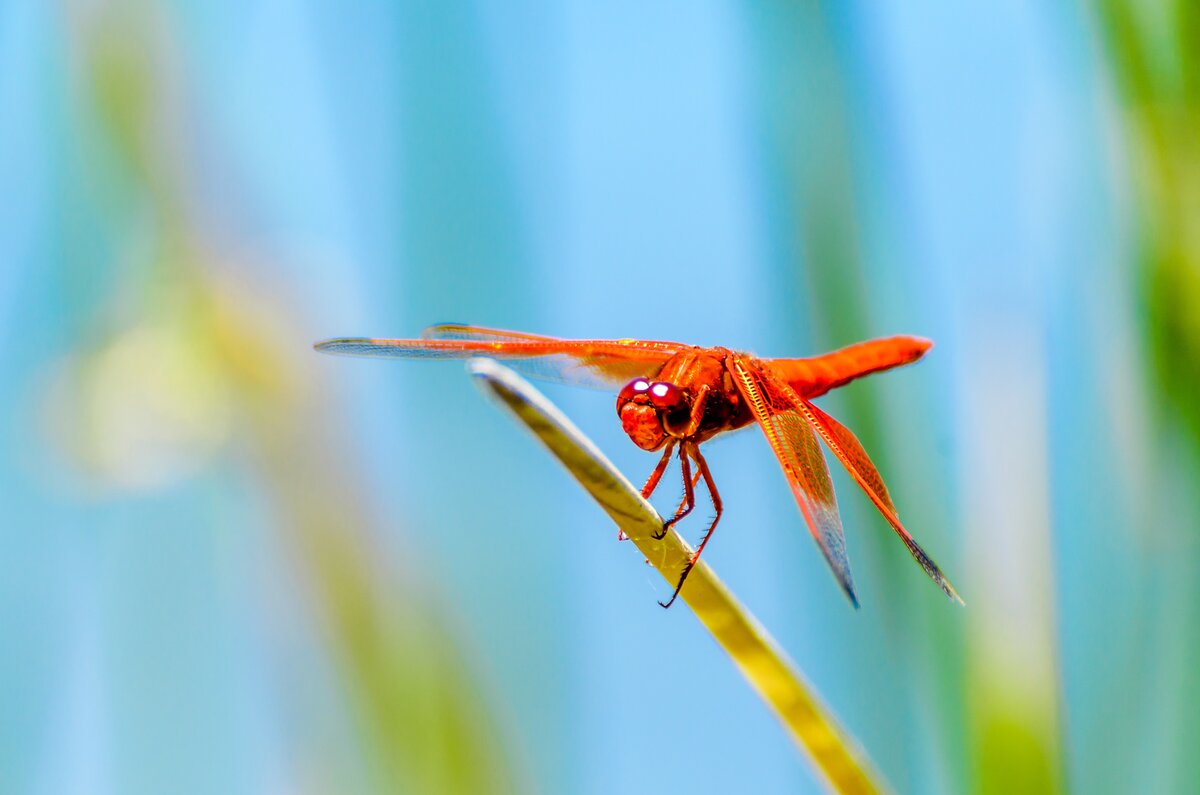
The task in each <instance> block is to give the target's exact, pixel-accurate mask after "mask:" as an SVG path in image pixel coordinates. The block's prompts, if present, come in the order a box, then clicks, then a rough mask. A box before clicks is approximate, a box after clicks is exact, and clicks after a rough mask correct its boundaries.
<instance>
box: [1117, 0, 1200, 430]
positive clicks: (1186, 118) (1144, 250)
mask: <svg viewBox="0 0 1200 795" xmlns="http://www.w3.org/2000/svg"><path fill="white" fill-rule="evenodd" d="M1097 9H1098V12H1099V19H1100V22H1101V27H1102V29H1103V32H1104V35H1105V38H1106V41H1107V43H1108V52H1109V54H1110V58H1111V64H1112V70H1113V75H1114V77H1115V79H1116V83H1117V85H1118V87H1119V90H1120V94H1121V99H1122V100H1123V103H1124V108H1125V113H1126V121H1127V128H1128V137H1129V143H1130V144H1131V146H1130V147H1129V152H1130V153H1131V154H1132V161H1133V162H1132V165H1133V177H1134V179H1135V181H1136V184H1137V187H1138V189H1139V191H1140V195H1141V201H1140V207H1139V208H1138V209H1139V213H1138V220H1139V222H1140V233H1139V235H1138V239H1137V244H1138V249H1139V250H1138V271H1137V272H1138V284H1137V287H1138V290H1139V298H1140V301H1141V305H1142V309H1143V313H1142V317H1143V319H1144V321H1145V322H1144V324H1143V328H1144V330H1145V334H1146V337H1145V343H1146V350H1147V352H1148V354H1149V361H1150V362H1151V363H1152V367H1153V377H1154V378H1155V380H1156V381H1157V383H1158V385H1159V386H1160V387H1161V390H1162V392H1163V394H1164V395H1165V397H1166V398H1167V399H1168V401H1169V405H1170V410H1171V412H1172V414H1173V415H1174V417H1175V418H1177V419H1178V420H1180V421H1181V422H1182V424H1183V425H1184V427H1186V428H1187V430H1188V432H1189V434H1190V436H1191V440H1192V445H1193V446H1195V447H1200V400H1197V399H1196V396H1197V395H1200V7H1197V5H1196V4H1195V3H1193V2H1188V0H1171V1H1169V2H1168V1H1166V0H1158V1H1153V0H1152V1H1151V2H1127V1H1126V0H1101V2H1099V3H1097Z"/></svg>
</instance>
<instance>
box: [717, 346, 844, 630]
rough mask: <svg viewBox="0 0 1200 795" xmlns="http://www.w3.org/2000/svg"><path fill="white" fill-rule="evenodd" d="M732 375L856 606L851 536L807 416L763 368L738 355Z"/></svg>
mask: <svg viewBox="0 0 1200 795" xmlns="http://www.w3.org/2000/svg"><path fill="white" fill-rule="evenodd" d="M731 372H732V373H733V374H734V376H735V378H734V382H735V383H736V384H737V388H738V391H739V392H741V394H742V397H743V398H745V400H746V402H747V404H748V405H749V406H750V408H751V410H752V411H753V413H754V418H755V419H756V420H758V424H759V427H761V428H762V431H763V434H764V435H765V436H766V437H767V441H768V442H769V443H770V445H771V449H772V450H773V451H774V452H775V457H776V458H778V459H779V465H780V466H781V467H782V468H783V474H784V475H785V476H786V477H787V480H788V485H789V486H791V489H792V495H793V496H794V497H795V498H796V504H797V505H799V506H800V513H802V514H803V515H804V520H805V521H806V522H807V523H808V528H809V531H810V532H811V533H812V536H813V538H814V539H816V542H817V546H819V547H820V548H821V552H822V553H823V554H824V555H825V560H826V562H827V563H828V564H829V568H830V569H832V570H833V574H834V576H835V577H836V578H837V580H838V583H839V584H840V585H841V586H842V590H844V591H845V592H846V596H848V597H849V598H850V601H851V602H852V603H853V604H854V606H855V607H858V597H857V596H856V595H855V593H854V578H853V577H852V576H851V574H850V560H849V558H848V557H847V555H846V537H845V533H844V532H843V531H842V520H841V517H840V516H839V515H838V508H837V498H836V497H835V496H834V493H833V482H832V481H831V480H830V478H829V467H828V466H826V464H825V456H824V454H823V453H822V451H821V443H820V442H819V441H818V440H817V435H816V433H814V432H813V429H812V426H811V425H809V422H808V420H807V419H806V418H805V416H804V415H803V414H802V413H801V412H800V411H799V410H797V409H796V408H795V407H794V406H793V405H792V403H791V399H790V398H789V397H788V396H787V394H786V393H785V392H784V391H783V389H786V386H784V388H783V389H781V388H780V386H779V385H778V384H776V383H775V381H774V380H773V379H772V378H771V377H770V376H769V375H767V374H766V373H764V372H763V371H762V370H761V369H760V368H758V367H755V366H754V365H753V364H751V363H750V362H749V361H747V360H746V359H743V358H741V357H738V356H735V357H733V360H732V365H731Z"/></svg>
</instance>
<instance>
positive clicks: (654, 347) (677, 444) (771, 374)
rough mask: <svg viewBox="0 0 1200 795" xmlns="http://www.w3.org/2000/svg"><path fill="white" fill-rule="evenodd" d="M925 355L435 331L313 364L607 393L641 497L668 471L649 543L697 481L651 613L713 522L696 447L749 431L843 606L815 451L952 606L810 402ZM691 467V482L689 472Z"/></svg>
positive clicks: (867, 346)
mask: <svg viewBox="0 0 1200 795" xmlns="http://www.w3.org/2000/svg"><path fill="white" fill-rule="evenodd" d="M932 346H933V343H932V342H930V341H929V340H927V339H923V338H921V337H913V336H894V337H886V338H882V339H874V340H868V341H866V342H860V343H857V344H854V345H850V346H849V347H846V348H842V349H840V350H837V351H833V352H832V353H827V354H824V355H821V356H814V357H808V358H792V359H763V358H758V357H756V356H753V355H751V354H748V353H742V352H739V351H734V350H730V349H728V348H722V347H701V346H697V345H686V344H684V343H679V342H656V341H648V340H640V339H616V340H599V339H597V340H573V339H560V338H557V337H547V336H541V335H537V334H526V333H523V332H517V331H504V330H500V329H490V328H482V327H479V326H470V325H458V324H442V325H436V326H430V327H429V328H427V329H425V331H424V332H423V333H422V334H421V337H420V338H419V339H376V338H368V337H348V338H339V339H330V340H325V341H324V342H318V343H317V344H316V345H315V346H314V347H315V348H316V349H317V350H318V351H321V352H323V353H331V354H341V355H347V356H367V357H377V358H401V359H466V358H471V357H477V356H480V357H486V358H491V359H497V360H500V361H503V362H504V363H505V364H507V365H509V366H511V367H512V368H513V369H514V370H517V371H518V372H520V373H522V374H523V375H525V376H527V377H530V378H535V379H539V380H544V381H551V382H557V383H563V384H572V385H575V386H582V387H588V388H595V389H606V390H610V391H613V392H616V393H617V403H616V408H617V416H618V417H619V418H620V420H621V426H622V428H623V429H624V431H625V433H626V434H628V436H629V438H630V439H631V440H632V441H633V443H634V444H635V445H637V446H638V447H639V448H641V449H643V450H647V451H651V452H655V451H661V456H660V458H659V461H658V464H657V466H655V468H654V470H653V471H652V472H651V473H650V476H649V478H648V479H647V480H646V483H645V485H644V486H643V487H642V496H643V497H644V498H646V499H649V498H650V497H651V495H653V494H654V492H655V491H656V490H657V489H658V486H659V484H660V483H661V482H662V478H663V474H664V473H665V472H666V470H667V468H668V466H669V464H670V462H671V459H672V457H673V456H674V457H677V458H678V460H679V469H680V473H681V475H682V479H683V499H682V500H681V501H680V503H679V507H678V508H677V509H676V511H675V512H674V515H673V516H672V517H671V518H670V519H668V520H666V521H665V522H664V524H663V527H662V530H661V532H660V533H659V534H658V535H657V536H656V537H657V538H662V537H664V536H665V535H666V534H667V532H668V531H669V530H670V529H671V528H672V527H673V526H674V525H675V524H677V523H678V522H680V521H681V520H682V519H684V518H685V517H686V516H687V515H688V514H690V513H691V512H692V510H693V509H694V508H695V506H696V491H697V487H698V486H699V484H700V481H701V480H703V482H704V486H705V488H706V489H707V491H708V494H709V498H710V499H711V501H712V505H713V508H714V512H715V515H714V517H713V519H712V521H711V522H710V523H709V525H708V527H707V528H706V529H705V531H704V534H703V536H702V537H701V540H700V543H699V544H698V545H697V546H696V549H695V550H694V552H693V553H692V555H691V558H690V559H689V562H688V563H687V564H685V566H684V568H683V570H682V572H681V573H680V576H679V580H678V582H677V584H676V586H675V590H674V592H673V593H672V594H671V597H670V599H668V600H667V601H666V602H661V601H660V602H659V604H660V605H662V606H663V607H670V606H671V605H672V604H673V603H674V602H675V599H676V598H677V597H678V596H679V592H680V590H681V589H682V588H683V584H684V582H685V581H686V580H687V577H688V574H689V573H690V572H691V571H692V568H693V567H694V566H695V565H696V563H697V561H699V559H700V555H701V554H702V553H703V552H704V548H705V546H707V545H708V542H709V540H710V539H711V538H712V535H713V531H714V530H715V529H716V527H717V523H718V522H720V520H721V516H722V514H723V512H724V507H723V505H722V503H721V496H720V494H719V492H718V491H717V486H716V483H715V482H714V480H713V476H712V472H711V470H710V469H709V466H708V462H707V460H706V459H705V458H704V455H703V453H701V451H700V446H701V445H702V444H704V443H705V442H707V441H708V440H710V439H712V438H713V437H714V436H717V435H719V434H722V433H727V432H730V431H736V430H739V429H741V428H746V427H749V426H751V425H754V424H756V425H757V426H758V427H759V429H760V430H761V431H762V433H763V435H764V436H765V437H766V439H767V442H768V444H769V445H770V447H771V450H772V452H773V453H774V454H775V457H776V458H777V459H778V461H779V465H780V467H781V468H782V469H783V474H784V476H785V478H786V479H787V482H788V485H789V486H790V487H791V491H792V496H793V497H794V498H795V500H796V504H797V505H798V506H799V508H800V513H801V515H802V516H803V517H804V520H805V522H806V523H807V525H808V528H809V531H810V532H811V534H812V537H813V538H814V539H815V540H816V543H817V546H818V547H819V548H820V550H821V553H822V554H823V555H824V557H825V560H826V562H827V563H828V564H829V568H830V569H831V570H832V572H833V575H834V577H835V578H836V579H837V582H838V583H839V584H840V585H841V588H842V590H843V591H844V592H845V594H846V596H847V597H848V598H849V600H850V603H851V604H852V605H853V606H854V607H856V608H857V607H858V597H857V595H856V593H855V589H854V580H853V578H852V576H851V574H850V561H849V558H848V557H847V554H846V541H845V534H844V532H843V529H842V521H841V517H840V514H839V512H838V507H837V498H836V496H835V494H834V490H833V482H832V481H831V479H830V474H829V467H828V466H827V464H826V461H825V455H824V453H823V451H822V448H821V445H822V444H824V446H825V447H826V448H828V450H829V451H830V452H831V453H833V456H834V458H836V459H837V460H838V461H839V462H840V463H841V465H842V466H843V467H845V468H846V471H847V472H848V473H849V474H850V477H851V478H852V479H853V480H854V482H855V483H857V484H858V485H859V486H860V487H861V488H862V490H863V491H864V492H865V493H866V496H867V498H868V499H869V500H870V501H871V502H872V503H873V504H874V505H875V507H876V508H877V509H878V510H879V512H880V513H881V514H882V515H883V518H884V519H885V520H887V523H888V524H889V525H891V527H892V529H893V530H894V531H895V532H896V535H897V536H898V537H899V538H900V540H901V541H902V542H903V543H904V546H905V547H906V548H907V549H908V551H909V553H910V554H911V555H912V557H913V559H914V560H916V562H917V563H918V564H919V565H920V566H921V568H922V569H923V570H924V571H925V573H926V574H927V575H929V577H930V579H932V580H933V581H934V582H935V583H936V584H937V585H938V586H939V587H940V588H941V589H942V591H944V592H945V594H946V595H947V596H949V597H950V598H951V599H953V600H955V601H957V602H958V603H959V604H962V599H961V597H959V595H958V592H957V591H955V589H954V586H952V585H951V584H950V581H949V580H948V579H947V578H946V576H945V575H944V574H942V571H941V569H939V568H938V566H937V564H936V563H934V561H933V559H932V558H931V557H930V556H929V555H928V554H927V553H926V552H925V550H924V549H922V548H921V546H920V545H919V544H918V543H917V542H916V540H915V539H913V537H912V534H911V533H909V532H908V530H906V529H905V527H904V525H903V524H901V522H900V517H899V515H898V513H897V511H896V506H895V504H894V503H893V502H892V498H891V496H890V495H889V494H888V490H887V487H886V486H885V485H884V483H883V478H882V477H881V476H880V474H879V470H878V469H876V467H875V465H874V464H873V463H872V462H871V459H870V458H869V457H868V456H867V453H866V451H865V450H864V449H863V446H862V444H861V443H860V442H859V441H858V439H857V438H856V437H855V435H854V434H853V433H851V432H850V430H849V429H848V428H846V426H844V425H842V424H841V423H840V422H838V421H837V420H835V419H834V418H833V417H831V416H829V415H828V414H826V413H825V412H824V411H822V410H821V409H820V408H818V407H817V406H816V405H815V404H814V403H813V402H812V401H813V400H814V399H815V398H818V397H820V396H821V395H824V394H825V393H827V392H829V391H830V390H832V389H836V388H838V387H841V386H844V385H846V384H848V383H850V382H851V381H854V380H855V379H858V378H862V377H863V376H867V375H871V374H872V373H878V372H881V371H884V370H890V369H892V368H895V367H900V366H902V365H906V364H909V363H911V362H915V361H916V360H917V359H920V358H921V357H922V356H924V355H925V353H926V352H927V351H928V350H929V349H930V348H931V347H932ZM693 464H694V465H695V471H694V472H693V470H692V465H693Z"/></svg>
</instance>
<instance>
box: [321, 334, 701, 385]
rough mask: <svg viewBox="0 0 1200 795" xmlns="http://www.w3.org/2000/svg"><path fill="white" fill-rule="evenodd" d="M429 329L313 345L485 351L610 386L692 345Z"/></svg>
mask: <svg viewBox="0 0 1200 795" xmlns="http://www.w3.org/2000/svg"><path fill="white" fill-rule="evenodd" d="M443 329H444V330H445V331H441V330H443ZM425 334H426V335H427V336H426V337H424V338H422V339H415V340H406V339H376V338H368V337H346V338H340V339H332V340H325V341H324V342H319V343H317V344H316V345H315V346H314V347H316V349H317V350H319V351H322V352H324V353H334V354H341V355H345V356H370V357H377V358H400V359H469V358H471V357H475V356H483V357H487V358H489V359H500V360H503V361H504V362H505V363H506V364H508V365H509V366H511V367H512V368H513V369H514V370H517V371H518V372H520V373H522V374H523V375H525V376H528V377H529V378H537V379H541V380H543V381H555V382H558V383H563V384H572V385H575V386H583V387H590V388H594V389H609V390H616V389H620V388H621V387H623V386H624V385H625V384H627V383H628V382H629V381H631V380H633V379H634V378H638V377H653V376H654V375H655V374H656V373H657V372H658V371H659V370H661V369H662V366H663V364H664V363H666V361H667V360H668V359H670V358H671V356H673V355H674V354H675V353H678V352H679V351H681V350H683V349H685V348H686V347H688V346H686V345H676V344H674V343H652V344H650V343H642V342H641V341H639V340H561V339H556V338H554V337H538V336H534V335H523V334H519V333H517V332H505V331H497V330H492V329H475V328H473V327H470V326H435V327H433V328H431V329H427V330H426V332H425ZM441 335H444V336H441Z"/></svg>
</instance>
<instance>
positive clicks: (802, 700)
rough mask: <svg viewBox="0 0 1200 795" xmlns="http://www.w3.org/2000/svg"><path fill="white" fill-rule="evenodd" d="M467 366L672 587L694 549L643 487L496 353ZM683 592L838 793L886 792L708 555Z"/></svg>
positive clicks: (681, 592)
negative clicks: (666, 526) (658, 536)
mask: <svg viewBox="0 0 1200 795" xmlns="http://www.w3.org/2000/svg"><path fill="white" fill-rule="evenodd" d="M467 367H468V370H469V371H470V372H471V374H472V375H474V376H475V377H476V378H478V379H479V381H480V383H482V384H483V385H484V386H485V387H486V389H487V391H488V392H490V393H491V394H492V395H494V396H495V397H497V398H499V400H500V401H501V402H502V403H504V405H505V406H507V407H508V408H509V409H510V410H511V411H512V413H513V414H514V415H516V417H517V419H519V420H520V421H521V422H523V423H525V425H526V426H528V427H529V429H530V430H531V431H533V433H534V435H536V436H537V437H538V439H540V440H541V442H542V443H543V444H544V445H545V446H546V447H547V448H549V450H550V452H551V453H553V454H554V456H555V457H556V458H558V460H559V461H561V462H562V464H563V465H564V466H565V467H566V468H567V470H568V471H569V472H570V473H571V474H572V475H573V476H574V477H575V479H576V480H578V481H579V483H580V485H582V486H583V488H584V489H586V490H587V492H588V493H589V494H591V495H592V497H593V498H594V499H595V500H596V502H597V503H599V504H600V507H601V508H603V509H604V510H605V512H606V513H608V515H609V516H611V517H612V519H613V521H614V522H616V523H617V525H618V526H619V527H620V528H621V529H622V530H624V531H625V534H626V535H627V536H629V538H630V540H631V541H633V543H634V544H635V545H636V546H637V548H638V550H639V551H640V552H641V553H642V554H643V555H644V556H645V557H646V560H648V561H649V562H650V563H651V564H653V565H654V567H655V568H657V569H658V571H659V573H661V574H662V576H663V578H664V579H666V581H667V583H668V585H670V586H672V587H674V585H675V583H676V582H677V581H678V579H679V574H680V572H681V571H682V569H683V567H684V565H685V564H686V563H687V561H688V559H689V558H690V556H691V553H692V550H691V548H690V547H689V546H688V545H687V543H686V542H685V541H684V540H683V539H682V538H681V537H680V536H679V535H678V534H677V533H675V532H674V531H672V532H670V533H668V534H667V536H666V537H665V538H664V539H663V540H661V541H656V540H655V539H654V538H653V537H652V534H654V533H657V532H660V531H661V530H662V526H663V519H662V517H661V516H659V514H658V512H657V511H655V510H654V507H653V506H651V505H650V503H649V502H647V501H646V500H644V499H643V498H642V496H641V494H640V493H639V491H638V489H636V488H634V486H633V485H632V484H631V483H630V482H629V480H628V479H627V478H626V477H625V476H624V475H622V474H621V473H620V472H619V471H618V470H617V469H616V467H614V466H613V465H612V463H611V462H610V461H609V460H608V459H607V458H605V457H604V454H603V453H601V452H600V450H599V449H597V447H596V446H595V444H593V443H592V441H591V440H589V439H588V438H587V437H585V436H584V435H583V433H582V432H580V431H579V429H578V428H576V427H575V426H574V425H573V424H572V423H571V421H570V420H568V419H567V418H566V416H564V415H563V413H562V412H561V411H559V409H558V408H557V407H556V406H554V404H552V403H551V402H550V401H549V400H547V399H546V398H545V397H544V396H543V395H542V394H541V393H540V392H538V391H537V390H535V389H534V388H533V387H532V386H530V385H529V384H528V383H527V382H526V381H525V380H524V379H522V378H521V377H520V376H518V375H517V374H516V373H514V372H513V371H511V370H509V369H508V368H506V367H504V366H502V365H500V364H498V363H497V362H494V361H492V360H490V359H474V360H472V361H471V362H469V363H468V365H467ZM679 595H680V598H681V599H683V600H684V601H685V602H687V604H688V606H690V607H691V608H692V611H693V612H694V613H695V614H696V617H697V618H699V619H700V622H701V623H702V624H704V626H705V627H707V628H708V630H709V632H711V633H712V635H713V637H714V638H715V639H716V640H717V642H718V643H719V644H720V645H721V647H722V648H724V649H725V651H726V652H727V653H728V654H729V656H730V657H731V658H733V661H734V663H735V664H736V665H737V667H738V668H739V669H740V670H741V672H742V675H743V676H745V677H746V680H747V681H748V682H749V683H750V685H751V687H753V688H754V689H755V690H756V691H758V694H759V695H760V696H761V697H762V699H763V700H764V701H766V702H767V705H768V706H769V707H770V708H771V709H772V710H773V711H774V712H775V714H776V716H777V717H778V718H779V720H780V722H782V723H783V725H784V727H785V728H786V729H787V730H788V732H789V733H790V734H791V736H792V738H793V739H794V740H795V741H796V743H797V744H798V745H800V747H801V748H802V749H804V750H805V751H807V752H808V755H809V757H810V758H811V759H812V762H813V764H814V765H815V766H816V768H817V770H818V771H820V773H821V774H822V776H824V778H825V781H826V782H827V783H828V785H829V787H830V789H831V790H832V791H833V792H839V793H876V792H887V791H888V790H887V787H886V786H885V785H884V784H883V780H882V778H880V777H879V775H878V774H877V773H876V772H875V771H874V770H873V769H872V767H871V765H870V763H869V761H868V760H867V758H866V756H865V754H863V752H862V751H861V749H860V748H859V747H858V744H857V743H856V742H855V741H854V740H853V739H852V738H851V737H850V736H849V735H848V734H847V733H846V732H845V731H844V730H843V729H842V728H841V727H840V726H839V725H838V724H837V722H836V721H835V720H834V718H833V716H832V715H831V714H830V713H829V711H828V710H827V709H826V708H825V706H824V705H823V704H822V703H821V701H820V699H819V698H818V697H817V695H816V693H814V692H813V690H812V688H811V687H810V686H809V684H808V683H807V682H806V681H805V680H804V678H803V677H802V676H801V675H800V672H799V671H798V670H797V668H796V666H795V664H794V663H793V662H792V661H791V660H790V659H788V657H787V655H785V654H784V652H783V650H782V649H780V648H779V646H778V645H777V644H776V643H775V641H774V639H773V638H771V636H770V635H769V634H767V631H766V630H765V629H764V628H763V627H762V626H761V625H760V624H759V623H758V621H757V619H755V618H754V616H752V615H751V614H750V613H749V611H747V610H746V608H744V607H743V606H742V605H741V604H740V603H739V602H738V600H737V599H736V598H735V597H734V596H733V594H732V593H730V591H729V589H728V588H726V587H725V585H724V584H723V583H722V582H721V581H720V580H718V579H717V576H716V575H715V574H713V571H712V569H711V568H710V567H709V566H708V565H707V564H706V563H705V562H704V561H701V562H700V563H698V564H697V565H696V567H695V568H694V569H693V570H692V573H691V574H690V575H689V576H688V579H687V582H686V583H684V586H683V590H682V591H680V594H679Z"/></svg>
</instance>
